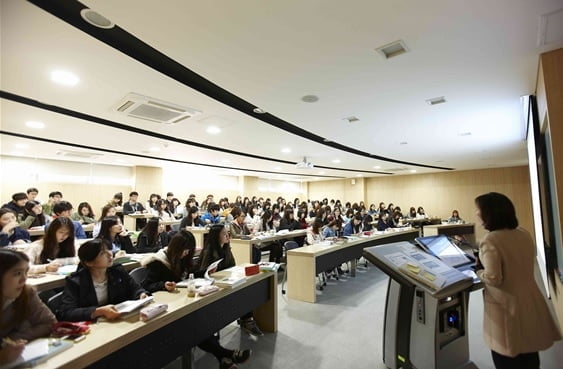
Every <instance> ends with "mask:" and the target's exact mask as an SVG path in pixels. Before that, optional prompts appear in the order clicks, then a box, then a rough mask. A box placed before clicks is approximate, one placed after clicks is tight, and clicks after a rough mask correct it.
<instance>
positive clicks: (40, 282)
mask: <svg viewBox="0 0 563 369" xmlns="http://www.w3.org/2000/svg"><path fill="white" fill-rule="evenodd" d="M139 255H141V254H139ZM143 255H144V254H143ZM140 266H141V263H140V262H139V261H131V262H129V263H123V267H124V268H125V270H127V271H131V270H133V269H135V268H138V267H140ZM66 277H67V276H66V275H64V274H50V273H47V274H38V275H33V276H28V277H27V282H26V283H27V284H28V285H30V286H33V287H35V289H36V290H37V292H41V291H46V290H51V289H53V288H60V287H64V286H65V278H66Z"/></svg>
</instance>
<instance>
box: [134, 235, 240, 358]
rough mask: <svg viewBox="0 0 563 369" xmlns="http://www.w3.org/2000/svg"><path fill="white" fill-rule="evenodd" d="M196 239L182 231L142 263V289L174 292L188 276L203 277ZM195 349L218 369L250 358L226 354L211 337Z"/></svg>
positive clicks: (230, 351)
mask: <svg viewBox="0 0 563 369" xmlns="http://www.w3.org/2000/svg"><path fill="white" fill-rule="evenodd" d="M194 254H195V238H194V236H193V234H192V233H191V232H189V231H187V230H185V229H182V230H180V231H179V232H178V233H177V234H176V235H175V236H174V237H172V239H171V240H170V243H169V245H168V247H167V248H165V249H161V250H159V251H158V252H157V253H156V254H154V255H152V256H149V257H148V258H145V259H143V261H142V264H143V265H144V266H145V267H146V268H147V269H148V274H147V277H146V278H145V280H144V281H143V283H142V284H143V287H144V288H146V289H147V290H148V291H150V292H156V291H168V292H174V291H175V290H176V283H177V282H179V281H181V280H183V279H186V278H187V277H188V276H189V275H190V274H191V273H193V274H194V276H195V277H196V278H201V277H203V274H204V271H203V270H200V269H199V266H198V265H196V264H195V263H194V260H193V257H194ZM198 347H199V348H200V349H202V350H204V351H207V352H210V353H211V354H213V355H214V356H215V357H216V358H217V360H218V361H219V368H221V369H225V368H236V364H240V363H243V362H246V361H247V360H248V359H249V357H250V354H251V351H250V350H244V351H241V350H229V349H226V348H224V347H222V346H221V344H220V343H219V336H218V335H213V336H211V337H209V338H207V339H206V340H204V341H203V342H201V343H200V344H199V345H198Z"/></svg>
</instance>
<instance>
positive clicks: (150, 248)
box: [136, 217, 170, 253]
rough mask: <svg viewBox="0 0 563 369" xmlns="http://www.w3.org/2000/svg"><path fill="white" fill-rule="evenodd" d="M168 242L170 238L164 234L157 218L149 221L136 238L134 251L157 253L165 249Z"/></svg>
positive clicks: (164, 230)
mask: <svg viewBox="0 0 563 369" xmlns="http://www.w3.org/2000/svg"><path fill="white" fill-rule="evenodd" d="M169 241H170V236H169V235H168V233H167V232H166V229H165V227H164V225H161V224H159V218H157V217H154V218H151V219H149V221H148V223H147V225H146V226H145V227H144V228H143V230H142V231H141V233H139V237H137V247H136V249H137V250H136V251H137V252H139V253H145V252H157V251H158V250H160V249H162V248H163V247H166V246H167V245H168V242H169Z"/></svg>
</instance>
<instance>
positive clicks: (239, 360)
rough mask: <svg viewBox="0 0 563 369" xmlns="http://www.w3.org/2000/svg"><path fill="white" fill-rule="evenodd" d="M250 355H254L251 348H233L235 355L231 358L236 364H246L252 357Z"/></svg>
mask: <svg viewBox="0 0 563 369" xmlns="http://www.w3.org/2000/svg"><path fill="white" fill-rule="evenodd" d="M250 355H252V351H250V350H236V349H235V350H233V355H232V356H231V359H232V360H233V363H235V364H244V363H246V362H247V361H248V359H250Z"/></svg>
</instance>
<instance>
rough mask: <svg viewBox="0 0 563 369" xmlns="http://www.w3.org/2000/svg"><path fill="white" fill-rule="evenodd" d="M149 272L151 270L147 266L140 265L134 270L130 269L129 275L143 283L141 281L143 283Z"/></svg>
mask: <svg viewBox="0 0 563 369" xmlns="http://www.w3.org/2000/svg"><path fill="white" fill-rule="evenodd" d="M148 273H149V270H148V269H147V268H145V267H138V268H135V269H133V270H132V271H130V272H129V275H130V276H131V278H133V280H134V281H135V282H137V283H138V284H141V283H143V281H144V280H145V278H147V274H148Z"/></svg>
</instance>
